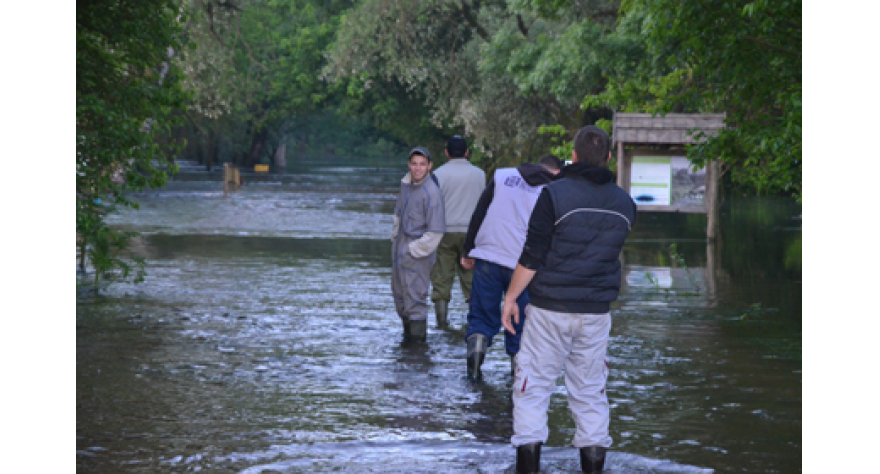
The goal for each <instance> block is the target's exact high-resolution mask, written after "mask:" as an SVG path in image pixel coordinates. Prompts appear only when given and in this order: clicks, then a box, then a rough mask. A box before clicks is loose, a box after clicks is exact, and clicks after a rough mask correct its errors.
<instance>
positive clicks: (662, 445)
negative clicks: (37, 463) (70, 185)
mask: <svg viewBox="0 0 880 474" xmlns="http://www.w3.org/2000/svg"><path fill="white" fill-rule="evenodd" d="M400 174H401V171H393V172H387V171H384V172H383V171H376V170H373V171H370V172H369V173H366V174H365V173H362V172H361V171H360V170H354V169H347V170H346V169H324V170H316V171H313V172H311V173H303V174H301V175H298V176H296V177H295V178H294V179H288V180H287V181H286V182H276V183H268V182H267V183H251V184H248V185H247V186H245V187H244V188H243V189H242V190H241V191H240V192H238V193H236V194H233V195H231V196H230V197H229V198H225V199H224V198H223V195H222V189H220V186H219V183H215V182H200V181H183V180H178V181H175V182H173V183H171V184H170V185H169V186H168V187H167V188H166V189H163V190H161V191H155V192H149V193H143V194H139V195H136V196H135V198H136V200H137V201H139V202H140V205H141V210H139V211H136V212H127V213H123V214H120V215H116V216H114V217H113V218H112V222H113V223H114V225H117V226H119V227H122V228H128V229H133V230H138V231H140V232H142V234H143V237H142V238H140V239H139V240H138V241H137V242H136V246H135V250H136V251H137V252H138V253H139V254H141V255H143V256H145V257H146V258H147V259H148V262H149V266H148V268H147V271H148V276H147V278H146V280H145V281H144V282H143V283H142V284H139V285H128V284H120V285H116V286H111V287H110V288H109V289H108V290H107V291H106V293H105V294H104V295H102V296H100V297H93V296H88V295H86V294H83V295H82V296H81V297H79V299H78V301H77V361H76V362H77V442H76V444H77V470H78V471H80V472H92V473H102V472H107V473H109V472H197V471H202V472H246V473H275V472H283V473H305V472H352V473H366V472H461V473H466V472H467V473H471V472H472V473H477V472H479V473H501V472H512V466H513V459H514V450H513V449H512V448H511V447H510V444H509V442H508V440H509V437H510V435H511V415H510V409H511V407H510V402H509V400H508V387H509V386H510V383H511V377H510V375H509V361H508V359H507V357H506V356H505V355H504V353H503V350H502V349H501V348H500V347H497V346H496V347H493V348H492V350H491V351H490V353H489V356H488V358H487V361H486V363H485V365H484V369H485V374H486V376H485V378H486V380H485V381H484V382H483V383H482V384H471V383H468V382H467V381H466V380H465V379H464V372H465V364H464V356H465V346H464V342H463V340H462V336H463V334H464V329H463V326H464V323H465V313H466V308H465V304H464V301H463V298H462V296H461V293H460V291H459V289H458V288H457V287H456V289H455V292H456V293H455V295H454V299H453V301H452V303H451V322H452V325H453V329H451V330H448V331H441V330H438V329H436V328H434V327H433V320H432V324H431V325H430V327H429V335H428V342H427V344H424V345H416V346H407V345H403V344H401V340H400V339H401V338H400V327H399V322H398V319H397V316H396V315H395V312H394V308H393V303H392V299H391V294H390V288H389V287H390V283H389V282H390V276H391V269H390V264H391V259H390V242H389V241H388V239H387V237H388V235H389V231H390V228H391V212H392V209H393V205H394V197H395V192H396V185H395V183H396V181H397V180H398V179H399V177H400ZM799 213H800V211H799V210H798V209H797V208H796V207H795V206H793V205H792V204H791V203H787V202H778V201H770V200H751V201H740V202H733V203H731V205H730V206H729V208H727V210H726V211H725V216H724V224H723V225H724V229H723V230H724V235H725V238H724V239H723V240H722V242H720V243H719V244H718V245H708V244H707V243H706V242H705V239H703V235H702V231H703V227H702V226H704V225H705V218H704V217H702V216H681V215H667V214H642V215H640V216H639V218H638V219H639V220H638V221H637V223H636V226H635V228H634V231H633V233H632V234H631V238H630V240H629V242H628V243H627V246H626V248H625V251H624V256H623V259H624V263H625V286H624V289H623V291H622V294H621V298H620V301H618V302H617V303H616V304H615V306H614V307H613V312H612V314H613V318H614V323H613V324H614V325H613V329H612V339H611V344H610V360H611V372H610V376H609V382H608V394H609V399H610V401H611V403H612V412H611V416H612V420H611V435H612V437H613V439H614V444H613V446H612V448H611V452H610V454H609V458H608V463H607V465H606V467H607V471H608V472H612V473H613V472H617V473H624V472H713V471H714V472H768V473H769V472H799V471H800V463H801V461H800V459H801V332H800V331H801V329H800V320H801V305H800V301H801V292H800V291H801V290H800V288H801V286H800V269H799V262H800V261H799V258H798V257H799V248H798V247H797V243H798V242H799V240H800V235H801V234H800V221H799V220H798V219H797V218H796V217H797V216H798V215H799ZM671 246H674V247H671ZM550 423H551V424H550V439H549V440H548V443H547V447H545V449H544V452H543V453H542V464H543V468H544V471H545V472H548V473H558V472H578V471H579V465H578V459H577V454H576V451H575V450H574V449H573V448H571V447H570V442H571V438H572V436H573V433H574V423H573V422H572V420H571V418H570V416H569V413H568V408H567V405H566V402H565V390H564V387H563V386H562V384H561V380H560V385H559V388H558V390H557V393H556V394H555V395H554V396H553V399H552V401H551V405H550Z"/></svg>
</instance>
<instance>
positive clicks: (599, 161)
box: [501, 126, 636, 473]
mask: <svg viewBox="0 0 880 474" xmlns="http://www.w3.org/2000/svg"><path fill="white" fill-rule="evenodd" d="M610 159H611V152H610V143H609V140H608V135H607V134H606V133H605V132H604V131H603V130H602V129H600V128H597V127H593V126H589V127H584V128H582V129H581V130H580V131H579V132H578V134H577V135H576V136H575V140H574V150H573V151H572V162H573V163H572V164H571V165H569V166H566V167H565V168H563V170H562V172H560V173H559V175H558V176H557V179H556V180H555V181H553V182H552V183H550V184H548V185H547V186H545V187H544V189H543V190H542V191H541V195H540V196H539V197H538V201H537V202H536V203H535V208H534V210H533V212H532V215H531V218H530V219H529V230H528V234H527V236H526V243H525V245H524V246H523V252H522V255H521V256H520V258H519V262H518V264H517V266H516V269H515V270H514V273H513V277H512V278H511V283H510V286H509V287H508V289H507V294H506V295H505V298H504V309H503V310H502V313H501V319H502V324H503V325H504V328H505V329H506V330H508V331H511V332H515V329H514V326H513V324H512V323H511V318H513V321H518V320H519V308H518V306H517V304H516V298H517V297H518V296H519V294H520V293H522V291H523V290H524V289H525V288H526V287H528V291H529V296H530V297H531V300H530V302H529V305H528V306H526V308H525V312H526V314H528V317H527V318H526V320H525V325H524V327H523V330H522V332H523V334H522V340H521V342H520V350H519V353H517V356H516V367H517V369H516V376H515V378H514V383H513V432H514V434H513V437H511V444H513V446H514V447H516V448H517V460H516V465H517V471H516V472H517V473H531V472H538V471H539V469H540V453H541V445H542V444H543V443H545V442H546V441H547V437H548V434H549V430H548V428H547V407H548V404H549V401H550V395H551V394H552V393H553V391H554V389H555V386H556V379H557V378H558V377H559V375H560V374H561V373H562V372H563V369H564V371H565V387H566V389H567V391H568V405H569V408H570V409H571V414H572V417H573V418H574V421H575V425H576V427H577V431H576V433H575V436H574V440H573V443H572V444H574V446H575V447H576V448H579V449H580V456H581V468H582V470H583V472H586V473H598V472H601V471H602V468H603V466H604V463H605V452H606V450H607V448H608V447H609V446H611V437H610V436H609V435H608V421H609V406H608V398H607V396H606V395H605V382H606V380H607V377H608V362H607V359H606V353H607V347H608V334H609V332H610V330H611V315H610V313H609V310H610V303H611V302H612V301H614V300H616V299H617V295H618V292H619V291H620V282H621V265H620V252H621V250H622V249H623V244H624V242H625V241H626V237H627V235H628V234H629V231H630V229H631V228H632V225H633V223H634V222H635V218H636V204H635V203H634V202H633V200H632V198H631V197H630V196H629V194H627V192H626V191H624V190H622V189H621V188H620V187H618V186H617V184H615V176H614V173H612V172H611V171H609V170H608V168H607V167H606V166H607V162H608V160H610Z"/></svg>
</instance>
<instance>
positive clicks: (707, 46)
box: [585, 0, 803, 197]
mask: <svg viewBox="0 0 880 474" xmlns="http://www.w3.org/2000/svg"><path fill="white" fill-rule="evenodd" d="M622 13H623V17H622V18H621V21H620V24H619V30H620V31H619V33H620V35H621V36H623V37H629V38H635V39H637V40H638V41H641V42H642V43H643V44H644V47H645V48H646V50H647V52H648V57H649V58H650V60H649V61H644V62H642V63H641V64H640V65H639V66H638V67H637V68H635V69H627V70H622V71H621V72H620V73H618V74H612V75H610V76H609V83H608V86H607V88H606V90H605V91H604V92H602V93H600V94H595V95H591V96H588V97H587V98H586V100H585V104H597V103H601V104H603V105H609V106H612V107H614V108H616V109H618V110H623V111H638V112H652V113H658V114H666V113H669V112H725V113H726V114H727V119H726V123H727V125H728V127H727V128H726V129H724V130H722V131H721V132H720V133H719V134H718V136H717V137H712V138H709V139H708V140H706V141H705V142H704V143H702V144H699V145H695V146H692V147H690V148H689V150H688V156H689V157H690V158H691V159H692V160H694V161H697V162H704V161H705V160H708V159H714V158H720V159H721V160H723V162H724V163H725V168H726V169H728V170H729V171H730V172H731V177H732V180H733V183H734V184H735V185H741V186H745V187H748V188H750V189H753V190H755V191H757V192H758V193H774V192H783V193H788V194H791V195H794V196H798V197H800V195H801V170H802V165H801V153H802V147H803V141H802V137H801V116H802V98H801V92H802V87H801V81H802V72H801V71H802V64H803V62H802V55H801V42H802V36H803V35H802V29H801V25H802V20H801V2H800V1H774V2H771V1H767V0H758V1H748V0H710V1H704V2H680V1H673V0H628V1H626V2H624V4H623V6H622Z"/></svg>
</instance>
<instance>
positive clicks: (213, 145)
mask: <svg viewBox="0 0 880 474" xmlns="http://www.w3.org/2000/svg"><path fill="white" fill-rule="evenodd" d="M216 161H217V137H216V136H215V135H214V131H213V130H212V131H211V132H209V133H208V149H207V152H206V153H205V171H211V167H212V166H214V163H215V162H216Z"/></svg>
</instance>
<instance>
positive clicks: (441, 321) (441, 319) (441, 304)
mask: <svg viewBox="0 0 880 474" xmlns="http://www.w3.org/2000/svg"><path fill="white" fill-rule="evenodd" d="M434 312H435V313H436V314H437V327H438V328H440V329H446V328H447V327H449V317H448V316H449V301H447V300H434Z"/></svg>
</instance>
